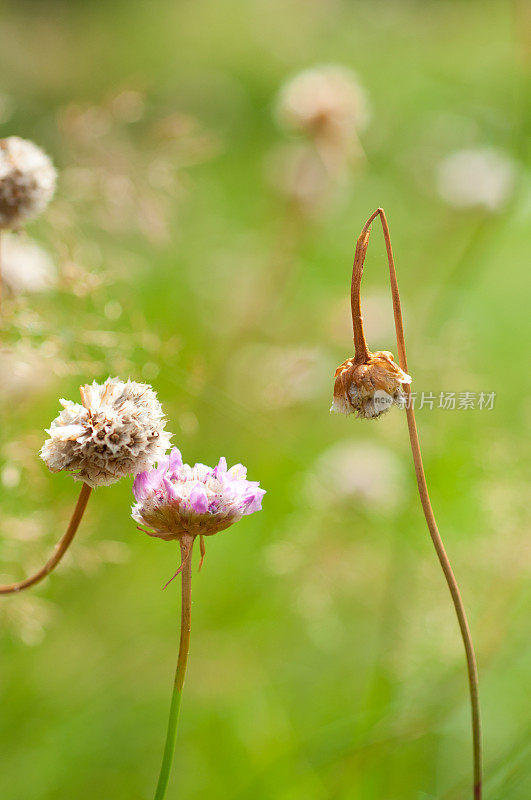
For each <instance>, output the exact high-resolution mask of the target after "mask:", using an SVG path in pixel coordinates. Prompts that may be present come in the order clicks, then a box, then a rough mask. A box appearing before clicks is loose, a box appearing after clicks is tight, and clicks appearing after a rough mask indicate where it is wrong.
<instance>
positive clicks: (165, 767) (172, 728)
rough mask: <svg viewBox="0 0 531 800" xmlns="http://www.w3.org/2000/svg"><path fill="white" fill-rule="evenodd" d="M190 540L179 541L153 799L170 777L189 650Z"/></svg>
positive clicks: (162, 791) (157, 799)
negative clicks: (164, 718) (172, 660)
mask: <svg viewBox="0 0 531 800" xmlns="http://www.w3.org/2000/svg"><path fill="white" fill-rule="evenodd" d="M190 540H191V541H190V542H189V543H188V542H185V541H183V539H181V541H180V545H181V560H182V562H183V564H184V567H183V570H182V573H181V638H180V641H179V655H178V657H177V669H176V670H175V680H174V681H173V693H172V696H171V705H170V716H169V719H168V730H167V732H166V741H165V743H164V753H163V756H162V764H161V766H160V774H159V780H158V783H157V789H156V791H155V800H163V798H164V796H165V794H166V789H167V787H168V781H169V779H170V772H171V765H172V762H173V754H174V752H175V740H176V738H177V723H178V722H179V711H180V708H181V697H182V691H183V686H184V677H185V675H186V664H187V661H188V651H189V649H190V630H191V625H192V548H193V546H194V537H193V536H191V537H190Z"/></svg>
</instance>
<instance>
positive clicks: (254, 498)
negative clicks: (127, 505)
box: [132, 447, 265, 540]
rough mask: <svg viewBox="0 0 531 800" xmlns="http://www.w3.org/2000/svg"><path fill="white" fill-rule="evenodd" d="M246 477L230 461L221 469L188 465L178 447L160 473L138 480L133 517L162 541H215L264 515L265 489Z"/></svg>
mask: <svg viewBox="0 0 531 800" xmlns="http://www.w3.org/2000/svg"><path fill="white" fill-rule="evenodd" d="M246 476H247V470H246V468H245V467H244V466H243V465H242V464H236V465H235V466H234V467H231V468H230V469H227V462H226V460H225V459H224V458H220V460H219V463H218V465H217V466H216V467H207V466H206V465H205V464H195V465H194V466H193V467H191V466H189V465H188V464H183V460H182V456H181V453H180V452H179V450H178V449H177V448H176V447H174V448H173V449H172V451H171V453H170V455H169V457H168V458H164V459H162V460H161V461H159V462H158V465H157V467H156V469H152V470H148V471H146V472H141V473H140V474H139V475H137V476H136V478H135V481H134V484H133V494H134V496H135V499H136V501H137V503H136V505H134V506H133V509H132V517H133V519H134V520H135V521H136V522H138V523H140V525H145V526H147V527H148V528H150V531H147V533H150V535H151V536H157V537H159V538H161V539H166V540H170V539H179V538H180V537H181V536H183V535H184V534H190V535H192V536H198V535H203V536H210V535H212V534H214V533H217V532H218V531H222V530H224V529H225V528H228V527H229V526H230V525H232V524H233V523H234V522H237V521H238V520H240V519H241V518H242V517H243V516H245V515H246V514H253V513H254V512H255V511H260V510H261V508H262V497H263V496H264V494H265V490H264V489H261V488H260V484H259V483H258V481H248V480H247V479H246Z"/></svg>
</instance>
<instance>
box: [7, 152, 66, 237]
mask: <svg viewBox="0 0 531 800" xmlns="http://www.w3.org/2000/svg"><path fill="white" fill-rule="evenodd" d="M56 180H57V173H56V171H55V168H54V166H53V164H52V162H51V160H50V159H49V157H48V156H47V155H46V153H45V152H44V151H43V150H41V148H40V147H37V145H36V144H33V142H29V141H27V140H26V139H21V138H20V137H19V136H9V137H8V138H7V139H0V228H8V229H14V228H15V229H16V228H19V227H20V226H21V225H23V224H24V223H25V222H27V220H29V219H31V218H32V217H36V216H37V215H38V214H40V213H41V212H42V211H44V209H45V208H46V206H47V205H48V203H49V202H50V200H51V199H52V197H53V193H54V191H55V184H56Z"/></svg>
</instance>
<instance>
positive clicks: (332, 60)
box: [0, 0, 531, 800]
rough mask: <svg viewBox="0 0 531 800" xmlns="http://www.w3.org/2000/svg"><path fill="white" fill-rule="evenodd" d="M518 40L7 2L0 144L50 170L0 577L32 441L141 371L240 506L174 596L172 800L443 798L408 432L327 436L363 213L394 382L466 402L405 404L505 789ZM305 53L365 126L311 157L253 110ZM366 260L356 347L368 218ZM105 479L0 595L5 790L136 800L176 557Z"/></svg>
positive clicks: (514, 536) (421, 20)
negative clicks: (176, 703) (88, 388)
mask: <svg viewBox="0 0 531 800" xmlns="http://www.w3.org/2000/svg"><path fill="white" fill-rule="evenodd" d="M527 21H529V20H527ZM525 37H526V6H525V4H524V3H523V2H522V3H519V2H513V3H511V2H506V1H504V0H499V1H497V0H494V1H493V0H481V2H480V1H479V0H477V1H476V0H471V1H470V2H466V1H465V0H461V1H459V0H455V1H454V2H428V1H427V0H426V1H425V2H415V1H414V0H408V1H406V0H394V2H381V1H380V0H378V1H375V0H370V2H342V1H341V0H282V2H281V1H280V0H233V1H231V0H217V2H212V1H211V2H205V1H204V0H194V2H192V1H191V0H188V1H183V2H171V1H170V0H167V1H166V2H162V0H153V1H152V2H150V3H134V2H133V3H131V2H128V3H126V2H106V3H92V2H84V3H81V2H79V3H75V2H70V3H66V2H65V3H61V2H39V3H36V2H18V3H11V2H4V3H2V15H1V21H0V67H1V68H0V122H1V125H0V135H1V136H8V135H13V134H17V135H20V136H23V137H26V138H29V139H32V140H34V141H35V142H37V143H38V144H39V145H40V146H42V147H43V148H44V149H45V150H46V151H48V152H49V153H50V154H51V155H52V157H53V159H54V162H55V164H56V166H57V168H58V171H59V185H58V191H57V195H56V198H55V199H54V201H53V202H52V204H51V205H50V207H49V209H48V211H47V212H46V213H45V214H44V215H43V216H42V217H41V218H40V219H39V220H37V221H35V222H34V223H33V224H31V225H30V226H29V227H28V234H29V235H30V236H31V237H32V238H33V239H34V240H36V241H37V242H38V243H39V245H40V246H41V247H43V248H44V249H45V250H46V251H47V252H48V253H49V255H50V257H51V258H52V259H53V262H54V264H55V270H56V272H55V277H54V279H53V281H52V283H53V284H54V285H53V286H52V288H51V289H49V290H48V291H46V292H44V291H43V292H31V291H28V292H22V293H20V294H17V295H10V294H9V292H8V293H7V295H6V299H5V302H4V329H3V333H2V338H3V344H2V348H1V349H0V371H1V376H0V378H1V388H2V392H1V415H2V416H1V431H0V436H1V440H0V447H1V451H0V477H1V484H0V489H1V493H2V497H1V505H0V513H1V521H0V526H1V527H0V533H1V539H0V563H1V565H2V566H1V570H0V571H1V573H2V581H7V580H16V579H18V578H20V577H22V576H23V575H25V574H27V572H28V571H29V570H30V569H32V568H34V567H36V566H37V565H39V564H40V563H41V562H42V560H43V559H45V558H46V556H47V554H48V553H49V551H50V549H51V548H52V546H53V544H54V542H55V541H56V540H57V539H58V537H59V535H60V534H62V532H63V529H64V526H65V524H66V522H67V520H68V517H69V514H70V512H71V509H72V507H73V504H74V502H75V498H76V494H77V491H78V487H77V485H76V484H74V483H73V481H72V479H71V478H70V477H69V476H68V475H66V474H60V475H51V474H50V473H48V472H47V470H46V468H45V466H44V464H43V463H42V462H41V461H40V459H39V458H38V450H39V448H40V446H41V444H42V441H43V439H44V435H45V434H44V428H45V427H48V425H49V423H50V421H51V419H53V418H54V417H55V416H56V415H57V413H58V411H59V404H58V398H59V397H67V398H72V399H74V400H75V399H76V398H77V397H78V386H79V384H80V383H81V382H85V381H87V380H92V379H94V378H96V379H98V380H102V379H104V378H106V377H107V376H108V375H109V374H112V375H120V376H121V377H123V378H126V377H128V376H130V377H131V378H133V379H135V380H144V381H147V382H150V383H152V384H153V386H154V387H155V389H156V390H157V392H158V394H159V397H160V400H161V402H162V404H163V406H164V408H165V410H166V412H167V415H168V418H169V425H168V427H169V429H170V430H172V431H173V432H174V434H175V435H174V442H175V444H177V445H178V446H179V447H180V448H181V449H182V451H183V455H184V457H185V460H187V461H191V462H192V463H193V462H195V461H202V462H205V463H214V462H216V461H217V459H218V458H219V456H220V455H225V456H226V457H227V458H228V460H229V463H235V462H238V461H243V462H244V463H245V464H246V465H247V466H248V467H249V477H250V478H251V479H257V480H260V481H261V484H262V486H263V487H264V488H266V489H267V491H268V494H267V495H266V497H265V500H264V509H263V512H262V513H260V514H256V515H254V516H252V517H250V518H248V519H244V520H243V521H242V522H241V523H239V524H238V525H237V526H235V527H233V528H232V529H230V531H228V532H226V533H222V534H220V535H219V536H216V537H214V538H213V539H211V540H209V541H208V543H207V544H208V551H207V558H206V562H205V566H204V569H203V571H202V572H201V574H200V575H197V574H196V575H195V577H194V584H195V586H194V607H193V624H192V647H191V654H190V661H189V673H188V678H187V682H186V688H185V697H184V702H183V707H182V716H181V725H180V731H179V737H178V747H177V753H176V760H175V766H174V771H173V776H172V780H171V784H170V788H169V792H168V797H169V798H180V799H181V800H198V799H199V798H212V799H213V800H215V799H216V798H224V799H225V798H227V799H228V798H230V799H231V800H247V799H248V798H252V799H253V800H269V799H270V798H275V800H303V799H304V800H307V799H308V798H312V800H313V799H315V800H321V798H322V799H323V800H325V799H326V800H330V799H331V798H334V799H335V800H373V799H374V800H412V798H414V799H415V800H417V799H418V800H421V799H422V800H428V798H437V800H459V799H460V798H469V797H470V792H471V790H470V775H471V744H470V722H469V709H468V696H467V685H466V673H465V663H464V656H463V652H462V646H461V642H460V638H459V632H458V628H457V624H456V621H455V619H454V613H453V609H452V607H451V604H450V598H449V594H448V591H447V588H446V585H445V583H444V580H443V577H442V575H441V573H440V570H439V567H438V564H437V561H436V557H435V554H434V552H433V551H432V546H431V543H430V541H429V537H428V534H427V531H426V529H425V525H424V521H423V516H422V512H421V510H420V506H419V502H418V497H417V494H416V484H415V479H414V473H413V469H412V465H411V459H410V454H409V450H408V438H407V429H406V424H405V418H404V416H403V414H402V413H401V412H400V411H398V410H393V411H392V413H389V414H388V415H386V416H385V417H384V418H382V419H381V420H380V421H378V422H376V423H370V422H366V421H363V420H362V421H358V420H355V419H353V418H344V417H332V416H330V415H329V413H328V408H329V405H330V401H331V390H332V376H333V372H334V369H335V367H336V366H337V364H338V363H340V362H342V361H343V360H344V359H345V358H346V357H348V356H349V355H351V331H350V328H349V284H350V265H351V260H352V256H353V250H354V244H355V239H356V237H357V234H358V232H359V230H360V228H361V226H362V225H363V222H364V221H365V219H366V218H367V217H368V216H369V214H370V213H371V212H372V211H373V210H374V209H375V208H376V207H377V206H378V205H382V206H384V208H385V210H386V212H387V215H388V218H389V223H390V227H391V234H392V237H393V245H394V249H395V256H396V261H397V269H398V275H399V282H400V287H401V292H402V304H403V308H404V316H405V325H406V339H407V343H408V355H409V365H410V371H411V373H412V375H413V379H414V386H413V388H414V390H416V391H417V392H419V393H421V392H423V391H424V392H433V393H434V394H435V395H436V397H438V395H439V393H440V392H449V391H454V392H456V393H460V392H465V391H469V392H475V393H477V394H476V397H478V396H479V393H480V392H486V393H487V392H495V393H496V402H495V405H494V409H492V410H488V409H482V410H480V409H479V408H477V407H476V408H473V409H468V410H463V409H461V410H459V409H457V408H456V409H455V410H445V409H439V408H437V407H435V408H434V409H433V410H431V409H430V408H428V407H426V406H424V408H422V409H420V410H419V411H418V415H417V416H418V425H419V429H420V435H421V441H422V443H423V447H424V458H425V466H426V470H427V475H428V482H429V484H430V487H431V494H432V501H433V504H434V508H435V511H436V515H437V517H438V521H439V526H440V529H441V533H442V535H443V538H444V540H445V542H446V545H447V548H448V551H449V555H450V558H451V560H452V562H453V565H454V568H455V572H456V574H457V577H458V579H459V581H460V584H461V589H462V593H463V596H464V600H465V604H466V606H467V609H468V613H469V616H470V623H471V628H472V632H473V636H474V640H475V644H476V649H477V656H478V662H479V671H480V690H481V702H482V710H483V722H484V746H485V777H486V784H485V785H486V788H485V798H486V800H528V798H529V797H530V796H531V782H530V777H529V772H530V770H529V764H530V760H531V759H530V756H531V746H530V741H531V740H530V736H529V733H530V731H529V708H528V705H527V704H526V702H525V697H526V692H527V694H528V690H529V667H530V649H529V630H528V626H529V612H530V602H529V601H530V597H529V582H528V577H529V575H528V572H529V549H528V548H529V545H528V541H526V538H527V537H526V533H527V531H526V523H528V522H529V508H528V500H527V497H526V482H525V478H526V472H525V460H524V456H525V444H526V442H525V438H524V436H523V431H525V430H526V428H528V426H529V420H530V415H531V406H530V403H529V392H528V388H529V386H528V375H529V369H528V365H527V364H526V359H525V350H524V349H523V348H524V342H525V341H526V339H527V337H528V336H529V332H530V330H529V328H530V326H529V294H528V291H527V290H528V288H529V280H528V276H529V244H530V240H531V235H530V217H531V203H530V199H531V193H530V188H529V180H528V175H529V172H528V170H529V151H528V141H529V132H530V118H529V104H528V99H529V96H528V94H527V93H526V64H527V66H528V64H529V61H528V58H529V52H528V50H527V49H526V38H525ZM527 44H528V42H527ZM322 64H337V65H340V66H343V67H346V68H348V69H352V70H354V71H355V73H356V74H357V81H358V82H359V86H360V87H361V91H362V92H363V93H364V95H365V97H366V102H367V105H368V107H369V108H370V120H369V121H368V122H367V124H365V125H363V126H360V129H359V131H358V143H357V146H356V147H355V148H353V150H352V152H350V151H349V152H348V153H346V154H342V155H341V157H340V158H338V159H336V161H335V162H334V164H333V168H329V169H323V168H322V161H321V155H322V154H320V153H319V152H318V150H319V148H318V147H317V146H316V144H315V142H312V140H311V137H308V136H306V137H305V136H304V135H302V134H300V135H298V134H296V133H294V132H293V131H290V130H287V129H286V127H285V126H283V125H282V124H281V123H279V121H278V119H277V115H276V114H275V104H276V102H277V100H276V98H277V96H278V92H279V90H280V89H281V87H282V86H284V85H285V83H286V81H288V80H289V79H290V78H291V77H292V76H293V75H295V74H297V73H298V72H300V71H301V70H304V69H308V68H312V67H315V66H319V65H322ZM462 151H465V153H468V156H466V158H465V172H464V174H463V171H462V169H461V172H460V171H459V170H460V164H461V168H462V159H461V162H460V161H459V159H457V160H456V159H455V158H454V156H455V154H456V153H457V154H458V153H460V152H462ZM478 152H479V158H475V157H474V155H473V154H474V153H475V154H476V155H477V154H478ZM485 152H487V156H486V157H484V156H485ZM481 154H483V155H481ZM493 154H495V155H494V156H493ZM299 158H300V159H301V160H300V163H299V161H298V159H299ZM493 158H494V162H495V165H494V167H493V166H492V163H491V162H492V160H493ZM452 159H453V160H452ZM467 159H468V160H467ZM489 159H490V160H489ZM500 162H501V163H502V167H501V168H500V167H499V163H500ZM469 163H473V164H475V165H476V166H475V167H474V169H475V170H476V171H475V172H474V170H472V174H469V173H468V172H467V171H466V169H467V167H466V165H467V164H469ZM294 164H295V166H293V165H294ZM496 164H498V167H496ZM489 170H490V171H489ZM478 187H479V188H478ZM365 272H366V274H365V278H364V285H363V290H364V302H365V321H366V328H367V333H368V335H369V344H370V345H371V346H372V348H373V349H377V348H383V349H391V350H393V351H395V350H396V346H395V341H394V335H393V324H392V310H391V304H390V299H389V290H388V284H387V273H386V262H385V251H384V247H383V242H382V237H381V232H380V230H379V227H378V226H376V227H375V229H374V232H373V235H372V238H371V246H370V249H369V255H368V258H367V263H366V270H365ZM435 406H437V402H436V403H435ZM130 483H131V482H130V481H128V480H123V481H121V483H120V484H117V485H115V486H113V487H110V488H102V489H99V490H97V491H96V492H95V494H94V497H93V499H92V500H91V503H90V505H89V509H88V512H87V516H86V519H85V520H84V521H83V524H82V527H81V529H80V531H79V534H78V537H77V539H76V541H75V542H74V545H73V546H72V548H71V551H70V553H69V554H68V557H67V558H66V559H65V562H64V564H63V565H61V567H60V568H59V569H58V570H57V572H56V573H55V574H54V575H53V576H52V577H51V578H50V579H49V580H48V581H46V582H45V583H43V584H41V585H40V586H39V587H36V588H35V589H33V590H31V591H30V592H28V593H26V594H25V595H21V596H20V597H12V598H11V597H10V598H2V601H1V604H0V626H1V627H0V641H1V658H0V678H1V685H0V691H1V701H0V709H1V711H0V731H1V743H0V762H1V768H0V797H2V798H5V800H59V799H61V800H63V798H67V797H68V798H83V800H84V799H85V798H92V797H104V798H105V800H125V798H127V800H137V798H138V800H144V798H145V799H148V798H150V797H152V793H153V791H154V786H155V782H156V775H157V773H158V768H159V765H160V758H161V752H162V744H163V740H164V734H165V727H166V720H167V712H168V705H169V696H170V688H171V681H172V677H173V671H174V666H175V660H176V653H177V644H178V629H179V590H178V585H177V582H175V583H173V584H171V586H170V587H169V588H168V589H167V590H166V591H165V592H164V593H163V592H162V591H161V587H162V585H163V584H164V583H165V581H166V580H167V579H168V577H169V576H170V575H171V574H172V573H173V572H174V570H175V569H176V564H177V561H178V553H177V548H176V547H175V546H174V545H172V544H168V543H165V542H162V541H157V540H151V539H149V538H148V537H147V536H144V535H143V534H141V533H140V532H139V531H137V530H136V528H135V524H134V523H133V522H132V520H131V519H130V517H129V506H130V503H131V500H132V496H131V485H130Z"/></svg>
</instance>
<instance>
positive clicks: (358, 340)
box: [330, 215, 411, 419]
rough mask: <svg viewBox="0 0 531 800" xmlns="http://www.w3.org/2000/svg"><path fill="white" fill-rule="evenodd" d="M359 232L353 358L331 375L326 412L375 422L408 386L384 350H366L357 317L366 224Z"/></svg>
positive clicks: (352, 297) (405, 376) (353, 291)
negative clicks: (329, 404) (329, 403)
mask: <svg viewBox="0 0 531 800" xmlns="http://www.w3.org/2000/svg"><path fill="white" fill-rule="evenodd" d="M373 218H374V215H373V217H371V219H370V220H369V222H368V223H367V225H366V226H365V227H364V229H363V230H362V232H361V234H360V236H359V237H358V241H357V243H356V253H355V255H354V266H353V268H352V284H351V295H350V300H351V308H352V327H353V332H354V348H355V355H354V356H353V357H352V358H348V359H347V360H346V361H344V362H343V363H342V364H340V365H339V367H338V368H337V369H336V372H335V376H334V377H335V383H334V399H333V402H332V407H331V409H330V411H334V412H335V413H337V414H354V413H356V414H357V416H358V417H362V418H364V419H375V418H376V417H379V416H381V415H382V414H384V413H385V412H386V411H389V409H390V408H391V406H392V405H393V404H395V405H400V404H402V403H403V402H404V401H405V399H406V396H405V393H404V386H407V385H408V384H410V383H411V378H410V376H409V375H408V374H407V373H406V372H404V371H403V370H402V369H401V368H400V367H399V366H398V364H396V363H395V360H394V358H393V354H392V353H390V352H389V351H388V350H378V351H377V352H375V353H372V352H371V351H370V350H369V348H368V347H367V342H366V340H365V334H364V332H363V319H362V316H361V299H360V288H361V276H362V274H363V264H364V261H365V256H366V254H367V247H368V245H369V232H370V229H369V225H370V222H371V221H372V219H373Z"/></svg>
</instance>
